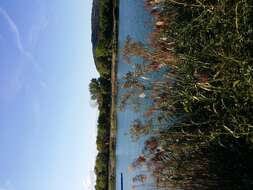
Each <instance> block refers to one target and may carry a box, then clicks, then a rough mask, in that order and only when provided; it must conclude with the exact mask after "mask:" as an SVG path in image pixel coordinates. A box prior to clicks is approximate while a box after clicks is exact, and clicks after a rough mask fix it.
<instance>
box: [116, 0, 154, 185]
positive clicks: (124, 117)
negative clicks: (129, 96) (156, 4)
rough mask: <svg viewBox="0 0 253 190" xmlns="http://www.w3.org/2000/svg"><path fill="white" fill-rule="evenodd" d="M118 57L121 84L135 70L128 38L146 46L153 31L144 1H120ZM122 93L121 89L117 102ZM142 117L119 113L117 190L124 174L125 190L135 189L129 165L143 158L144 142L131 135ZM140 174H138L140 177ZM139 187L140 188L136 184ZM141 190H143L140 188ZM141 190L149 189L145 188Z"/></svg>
mask: <svg viewBox="0 0 253 190" xmlns="http://www.w3.org/2000/svg"><path fill="white" fill-rule="evenodd" d="M119 1H120V5H119V37H118V38H119V39H118V40H119V54H118V55H119V57H118V71H117V78H118V81H121V78H122V76H123V75H124V74H125V73H127V72H128V71H130V70H131V69H132V68H131V67H130V66H129V65H127V64H125V63H124V60H123V57H122V53H121V52H122V48H123V47H124V44H125V41H126V38H127V36H130V37H131V38H133V39H134V40H135V41H141V42H143V43H145V42H147V39H148V35H149V33H150V32H151V31H152V18H151V16H150V15H149V13H148V12H147V11H146V10H145V8H144V0H119ZM122 93H123V90H122V89H121V88H119V89H118V98H117V101H118V102H119V100H120V95H121V94H122ZM140 117H141V115H140V114H138V113H136V112H133V111H132V110H131V109H130V108H126V110H125V111H124V112H121V111H118V112H117V128H118V131H117V145H116V159H117V165H116V189H117V190H120V189H121V173H122V174H123V179H124V189H125V190H130V189H132V186H133V185H134V184H133V182H132V178H133V177H134V176H136V175H137V174H140V171H129V166H130V164H131V163H132V162H133V161H134V160H135V159H136V158H137V157H138V155H140V154H141V151H142V148H143V144H144V139H141V140H139V141H137V142H133V141H132V139H131V138H130V135H128V132H129V129H130V126H131V123H132V121H133V120H135V119H137V118H140ZM138 172H139V173H138ZM135 185H138V184H135ZM138 189H141V188H138ZM142 189H148V188H147V187H143V188H142Z"/></svg>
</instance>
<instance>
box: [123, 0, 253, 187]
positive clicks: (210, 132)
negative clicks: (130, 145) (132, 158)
mask: <svg viewBox="0 0 253 190" xmlns="http://www.w3.org/2000/svg"><path fill="white" fill-rule="evenodd" d="M159 6H160V8H161V9H160V10H161V12H160V13H159V16H157V15H156V16H157V17H156V19H157V20H158V21H159V20H162V21H163V22H165V23H166V24H165V25H164V26H162V27H160V28H157V29H156V31H155V32H156V33H154V36H155V39H153V42H152V44H151V45H152V48H153V49H152V51H150V48H149V47H146V46H144V45H143V44H141V43H137V42H133V41H131V40H130V41H129V39H128V41H127V43H126V47H125V51H124V53H125V57H126V58H127V60H131V59H129V56H141V57H142V58H144V59H145V60H146V61H147V63H145V65H144V66H143V68H144V69H143V70H142V72H141V73H140V72H139V70H138V68H137V69H136V70H135V71H134V72H133V73H132V75H133V76H136V77H137V80H138V81H139V82H141V84H142V85H144V87H143V89H145V90H144V93H145V98H146V99H149V100H150V101H151V102H152V105H151V106H150V108H149V109H148V110H147V111H146V112H145V113H144V114H143V116H145V117H146V118H143V120H146V121H154V122H153V123H152V124H150V125H149V126H148V127H149V128H148V129H149V134H151V135H153V134H154V135H156V137H158V139H159V140H158V141H159V146H160V147H158V145H157V146H156V147H154V146H153V145H155V143H153V145H152V146H150V147H151V148H147V147H146V148H145V150H144V153H143V154H144V157H143V155H142V157H141V159H139V162H140V161H141V162H140V163H142V161H143V160H145V164H147V165H148V167H149V168H150V169H151V171H152V172H153V176H155V178H156V179H157V181H156V183H157V184H156V185H158V187H160V188H165V189H166V188H172V189H177V188H179V189H210V190H211V189H222V190H223V189H224V190H230V189H232V190H234V189H235V190H237V189H242V190H243V189H252V187H253V183H252V181H253V173H252V171H253V170H252V164H251V161H250V160H251V159H252V155H253V149H252V143H253V140H252V139H253V114H252V112H253V96H252V94H253V82H252V77H253V62H252V55H253V53H252V49H253V25H252V23H253V17H252V16H253V9H252V7H253V2H252V1H251V0H176V1H175V0H165V1H162V3H161V4H160V5H159ZM172 15H173V16H172ZM164 68H167V70H169V72H166V70H165V69H164ZM151 74H156V75H158V76H159V75H160V76H161V78H160V80H159V81H152V79H151V80H150V79H149V78H148V77H149V76H151ZM126 77H127V76H125V79H127V78H126ZM125 84H127V85H125V87H126V94H125V95H128V94H127V93H129V92H132V91H133V89H134V90H135V91H136V90H138V88H137V87H136V86H134V84H136V83H131V85H129V80H126V82H125ZM150 86H152V88H151V90H150V91H151V92H149V89H150V88H149V87H150ZM147 89H148V90H147ZM131 95H134V96H137V98H138V97H140V94H139V95H138V94H137V95H136V94H133V93H131ZM141 98H142V99H143V97H141ZM128 99H129V96H123V102H124V103H125V102H127V103H128V101H127V100H128ZM154 110H155V111H154ZM175 117H176V118H175ZM168 122H169V124H168ZM137 124H138V125H137ZM137 124H135V125H134V126H133V127H132V128H131V131H130V132H131V134H132V135H134V136H136V135H138V137H139V136H140V135H142V134H144V135H145V134H146V132H145V133H143V132H142V131H143V130H144V129H145V127H144V126H145V125H144V124H142V125H140V123H137ZM168 125H169V126H170V127H168ZM145 156H146V157H147V158H146V157H145ZM150 158H151V159H150ZM137 160H138V159H137ZM134 165H136V162H135V163H134ZM240 176H241V177H240Z"/></svg>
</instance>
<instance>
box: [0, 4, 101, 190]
mask: <svg viewBox="0 0 253 190" xmlns="http://www.w3.org/2000/svg"><path fill="white" fill-rule="evenodd" d="M91 4H92V0H22V1H21V0H0V190H90V189H93V188H92V186H93V183H94V173H93V168H94V160H95V156H96V145H95V138H96V120H97V108H96V107H94V106H93V105H91V102H90V95H89V91H88V84H89V81H90V79H91V78H95V77H97V75H98V74H97V72H96V70H95V65H94V62H93V58H92V47H91V40H90V39H91V26H90V25H91V23H90V20H91V19H90V15H91Z"/></svg>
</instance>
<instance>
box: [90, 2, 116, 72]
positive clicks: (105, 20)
mask: <svg viewBox="0 0 253 190" xmlns="http://www.w3.org/2000/svg"><path fill="white" fill-rule="evenodd" d="M112 7H113V1H112V0H103V1H99V30H98V31H99V34H98V44H97V47H96V48H95V51H94V52H95V55H94V58H95V63H96V66H97V70H98V72H99V73H100V75H101V76H107V77H108V76H110V74H111V57H112V36H113V12H112Z"/></svg>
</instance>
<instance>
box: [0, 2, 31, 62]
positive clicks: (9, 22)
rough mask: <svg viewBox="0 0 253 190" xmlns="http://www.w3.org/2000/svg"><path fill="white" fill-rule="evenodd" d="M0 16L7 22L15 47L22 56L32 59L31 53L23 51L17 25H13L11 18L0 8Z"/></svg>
mask: <svg viewBox="0 0 253 190" xmlns="http://www.w3.org/2000/svg"><path fill="white" fill-rule="evenodd" d="M0 15H2V17H3V18H4V19H5V20H6V21H7V23H8V25H9V26H10V29H11V31H12V33H13V34H14V36H15V41H16V45H17V48H18V50H19V52H20V53H21V54H22V55H24V56H26V57H28V58H31V57H32V55H31V53H30V52H29V51H26V50H25V49H24V46H23V44H22V41H21V37H20V32H19V29H18V27H17V25H16V24H15V22H14V21H13V20H12V18H11V17H10V16H9V14H8V13H7V12H6V11H5V10H4V9H3V8H1V7H0Z"/></svg>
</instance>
